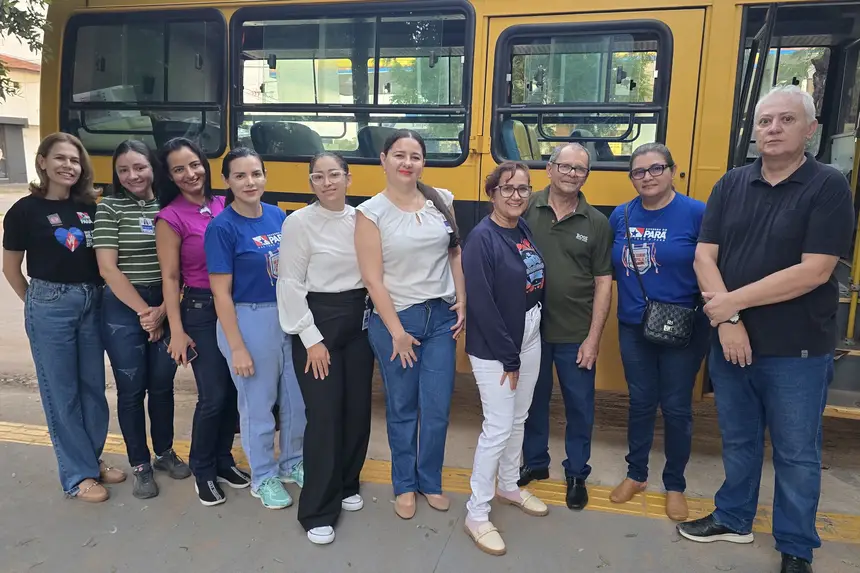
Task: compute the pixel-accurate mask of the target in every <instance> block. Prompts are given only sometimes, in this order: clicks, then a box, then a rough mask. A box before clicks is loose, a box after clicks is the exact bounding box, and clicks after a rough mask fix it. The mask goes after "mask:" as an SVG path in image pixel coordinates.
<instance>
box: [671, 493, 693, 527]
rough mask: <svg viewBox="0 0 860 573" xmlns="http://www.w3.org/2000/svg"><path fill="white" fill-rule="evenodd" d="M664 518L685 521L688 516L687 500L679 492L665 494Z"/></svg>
mask: <svg viewBox="0 0 860 573" xmlns="http://www.w3.org/2000/svg"><path fill="white" fill-rule="evenodd" d="M666 516H667V517H668V518H669V519H671V520H672V521H686V520H687V518H688V517H689V516H690V509H689V508H688V507H687V498H686V497H684V494H683V493H681V492H680V491H670V492H667V493H666Z"/></svg>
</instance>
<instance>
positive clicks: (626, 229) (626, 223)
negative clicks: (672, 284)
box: [624, 199, 648, 304]
mask: <svg viewBox="0 0 860 573" xmlns="http://www.w3.org/2000/svg"><path fill="white" fill-rule="evenodd" d="M634 201H635V199H634ZM630 203H633V201H629V202H628V203H627V204H626V205H625V206H624V235H625V236H626V237H627V256H629V257H630V262H631V263H632V264H633V270H634V271H636V281H637V282H638V283H639V288H640V289H642V296H643V297H644V298H645V304H648V294H647V293H646V292H645V285H644V284H642V277H641V276H639V265H637V264H636V257H635V256H634V255H633V242H632V241H631V240H630V221H629V220H628V219H627V210H628V209H630Z"/></svg>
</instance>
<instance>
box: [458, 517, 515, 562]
mask: <svg viewBox="0 0 860 573" xmlns="http://www.w3.org/2000/svg"><path fill="white" fill-rule="evenodd" d="M463 529H465V530H466V533H468V534H469V537H471V538H472V541H474V542H475V545H477V546H478V549H480V550H481V551H483V552H484V553H487V554H489V555H504V554H505V553H507V552H508V549H507V547H505V540H504V539H502V536H501V535H499V530H498V529H496V527H495V526H494V525H493V524H492V522H490V521H486V522H484V523H482V524H481V525H479V526H478V530H477V531H472V529H471V528H470V527H469V526H468V524H466V523H463Z"/></svg>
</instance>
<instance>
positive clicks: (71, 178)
mask: <svg viewBox="0 0 860 573" xmlns="http://www.w3.org/2000/svg"><path fill="white" fill-rule="evenodd" d="M36 170H37V172H38V174H39V182H38V183H32V184H31V185H30V195H28V196H27V197H24V198H22V199H20V200H19V201H17V202H16V203H15V204H14V205H13V206H12V208H11V209H9V212H8V213H6V216H5V217H4V218H3V231H4V233H3V274H4V275H5V277H6V280H7V281H9V284H10V285H11V286H12V289H13V290H14V291H15V293H16V294H17V295H18V296H19V297H20V298H21V300H22V301H24V322H25V326H26V329H27V337H28V338H29V339H30V350H31V352H32V354H33V360H34V361H35V363H36V376H37V377H38V379H39V392H40V394H41V396H42V406H43V407H44V409H45V418H46V419H47V423H48V431H49V433H50V435H51V441H52V442H53V444H54V454H55V455H56V456H57V463H58V466H59V472H60V483H61V484H62V487H63V491H65V493H66V495H67V496H69V497H74V498H76V499H80V500H82V501H88V502H100V501H105V500H106V499H107V498H108V497H109V494H108V491H107V489H105V487H104V486H103V485H102V484H103V483H118V482H121V481H123V480H125V478H126V476H125V473H123V472H122V471H120V470H117V469H115V468H110V467H108V466H106V465H105V464H104V463H103V462H102V461H101V460H100V459H99V458H100V456H101V453H102V449H103V448H104V443H105V439H106V438H107V431H108V417H109V411H108V404H107V400H106V398H105V364H104V347H103V346H102V341H101V337H100V335H99V309H100V304H101V285H102V280H101V276H99V268H98V264H97V263H96V255H95V251H94V250H93V224H94V221H95V217H96V202H95V199H96V192H95V191H94V190H93V170H92V166H91V165H90V158H89V156H88V155H87V152H86V150H85V149H84V146H83V145H82V144H81V142H80V141H79V140H78V138H76V137H74V136H72V135H69V134H66V133H54V134H52V135H49V136H48V137H46V138H45V139H44V140H42V143H41V144H40V145H39V149H38V151H37V154H36ZM25 256H26V259H27V274H28V275H29V276H30V282H29V283H28V282H27V279H26V278H25V277H24V274H23V273H22V272H21V263H22V262H23V261H24V258H25Z"/></svg>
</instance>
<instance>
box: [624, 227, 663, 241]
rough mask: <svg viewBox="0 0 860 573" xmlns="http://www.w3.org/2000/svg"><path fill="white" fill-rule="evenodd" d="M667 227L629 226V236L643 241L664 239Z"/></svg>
mask: <svg viewBox="0 0 860 573" xmlns="http://www.w3.org/2000/svg"><path fill="white" fill-rule="evenodd" d="M667 232H668V229H656V228H655V229H651V228H648V227H630V238H631V239H633V240H636V239H642V240H645V241H665V240H666V233H667Z"/></svg>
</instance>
